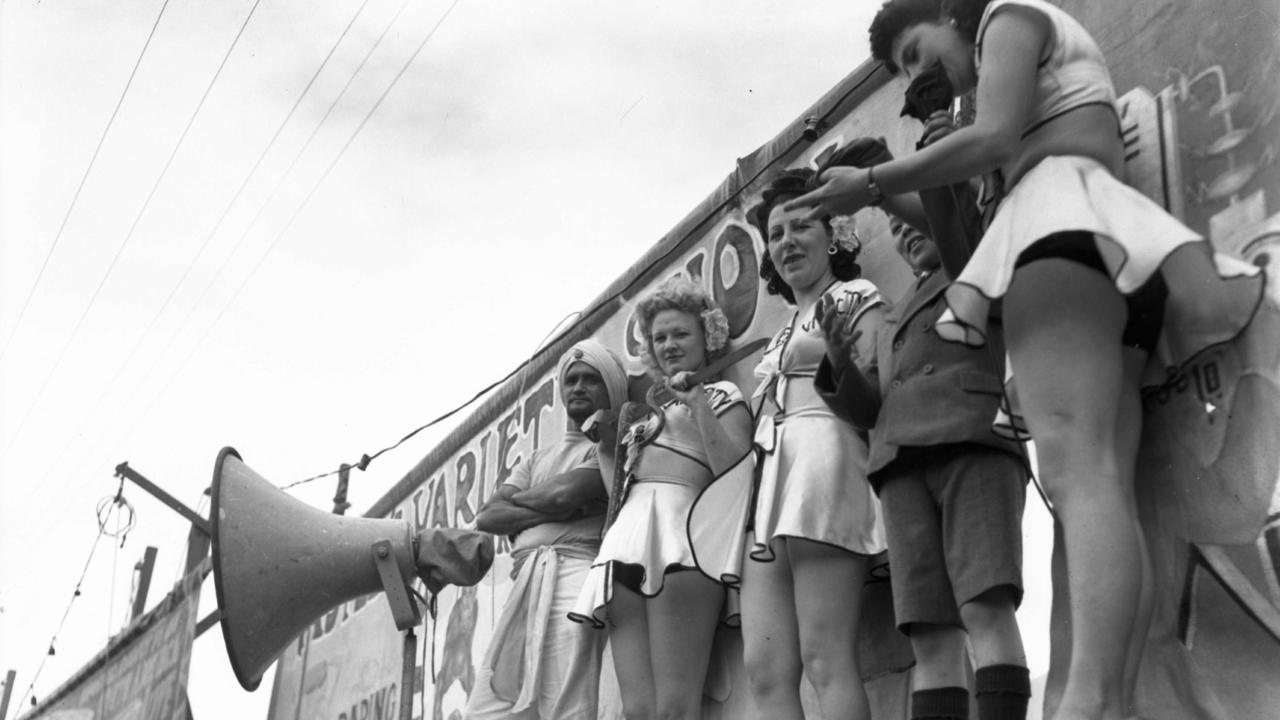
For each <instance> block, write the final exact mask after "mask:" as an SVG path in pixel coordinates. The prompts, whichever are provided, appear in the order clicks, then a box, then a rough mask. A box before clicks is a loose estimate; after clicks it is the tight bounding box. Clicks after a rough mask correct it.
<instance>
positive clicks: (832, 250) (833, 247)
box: [827, 240, 840, 255]
mask: <svg viewBox="0 0 1280 720" xmlns="http://www.w3.org/2000/svg"><path fill="white" fill-rule="evenodd" d="M838 252H840V246H839V245H836V241H835V240H832V241H831V244H830V245H828V246H827V254H828V255H835V254H836V253H838Z"/></svg>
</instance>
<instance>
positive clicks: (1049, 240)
mask: <svg viewBox="0 0 1280 720" xmlns="http://www.w3.org/2000/svg"><path fill="white" fill-rule="evenodd" d="M1046 258H1059V259H1062V260H1070V261H1072V262H1076V263H1080V264H1081V265H1084V266H1086V267H1090V268H1093V269H1094V270H1097V271H1098V272H1100V273H1102V274H1103V275H1106V276H1107V277H1108V278H1110V277H1111V273H1109V272H1108V271H1107V265H1106V263H1104V262H1103V261H1102V255H1101V254H1100V253H1099V252H1098V245H1097V240H1095V239H1094V236H1093V233H1087V232H1081V231H1075V232H1061V233H1054V234H1053V235H1049V236H1048V237H1044V238H1041V239H1039V240H1037V241H1035V242H1034V243H1033V244H1032V245H1031V247H1028V248H1027V249H1026V250H1023V251H1022V254H1021V255H1019V256H1018V259H1017V261H1016V262H1015V263H1014V264H1013V267H1014V268H1015V269H1016V268H1020V267H1022V266H1023V265H1026V264H1028V263H1031V262H1035V261H1036V260H1044V259H1046ZM1168 295H1169V289H1168V288H1167V287H1166V286H1165V284H1164V278H1163V277H1162V276H1161V274H1160V273H1159V272H1157V273H1155V274H1154V275H1152V276H1151V279H1150V280H1148V281H1147V282H1146V283H1144V284H1143V285H1142V287H1140V288H1138V289H1137V290H1135V291H1134V292H1133V294H1131V295H1126V296H1125V298H1124V302H1125V308H1126V309H1128V311H1129V319H1128V320H1127V321H1126V322H1125V326H1124V335H1123V337H1122V338H1121V342H1123V343H1124V345H1125V347H1134V348H1138V349H1140V350H1147V351H1150V350H1151V349H1152V348H1154V347H1155V346H1156V341H1157V340H1159V338H1160V330H1161V327H1162V326H1163V325H1164V303H1165V299H1166V298H1167V297H1168Z"/></svg>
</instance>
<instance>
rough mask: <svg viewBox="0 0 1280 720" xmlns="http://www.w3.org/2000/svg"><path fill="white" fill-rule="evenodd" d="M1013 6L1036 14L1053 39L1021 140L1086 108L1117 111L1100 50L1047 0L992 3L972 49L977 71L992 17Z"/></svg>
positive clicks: (996, 0)
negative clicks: (1067, 113)
mask: <svg viewBox="0 0 1280 720" xmlns="http://www.w3.org/2000/svg"><path fill="white" fill-rule="evenodd" d="M1010 6H1017V7H1026V8H1031V9H1033V10H1036V11H1037V12H1039V13H1041V14H1042V15H1044V16H1045V17H1046V18H1047V19H1048V20H1049V25H1050V31H1049V39H1048V42H1047V44H1046V46H1045V49H1044V52H1043V54H1042V55H1041V57H1040V64H1039V66H1038V68H1037V72H1036V91H1035V106H1034V107H1033V108H1032V110H1031V115H1030V116H1029V117H1028V118H1027V125H1026V127H1024V128H1023V130H1022V137H1026V136H1027V135H1030V134H1031V133H1033V132H1035V131H1036V130H1037V129H1038V128H1039V127H1040V126H1042V125H1044V124H1045V123H1047V122H1049V121H1050V120H1052V119H1054V118H1056V117H1058V116H1059V115H1062V114H1063V113H1066V112H1069V111H1071V110H1075V109H1076V108H1079V107H1082V106H1084V105H1108V106H1110V107H1111V108H1112V109H1113V110H1114V109H1115V106H1116V91H1115V87H1114V86H1113V85H1112V84H1111V74H1110V73H1109V72H1108V71H1107V62H1106V59H1105V58H1103V56H1102V50H1101V49H1100V48H1099V47H1098V44H1097V43H1096V42H1094V40H1093V38H1092V37H1091V36H1090V35H1089V33H1088V31H1087V30H1085V29H1084V27H1082V26H1081V25H1080V23H1079V22H1077V21H1076V19H1075V18H1073V17H1071V16H1070V15H1068V14H1067V13H1065V12H1063V11H1062V10H1060V9H1058V8H1057V7H1055V6H1053V5H1050V4H1049V3H1047V2H1044V0H994V2H992V3H991V4H990V5H988V6H987V9H986V11H985V12H983V13H982V20H981V22H980V23H979V24H978V40H977V44H976V46H975V49H974V54H975V57H974V66H975V67H976V68H978V69H979V70H981V66H982V40H983V37H984V35H985V34H986V31H987V25H988V23H989V22H990V21H991V17H992V16H993V15H995V13H997V12H999V11H1000V10H1001V9H1002V8H1006V7H1010Z"/></svg>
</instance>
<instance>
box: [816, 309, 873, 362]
mask: <svg viewBox="0 0 1280 720" xmlns="http://www.w3.org/2000/svg"><path fill="white" fill-rule="evenodd" d="M814 317H815V318H816V319H817V320H818V325H819V326H820V327H821V328H822V338H823V339H824V340H825V341H826V343H827V359H828V360H830V361H831V369H832V370H833V371H834V373H833V374H834V375H835V376H836V377H840V376H842V375H844V373H845V371H846V370H848V369H849V368H850V367H852V366H853V365H855V364H856V363H857V362H858V359H859V358H860V357H861V355H860V354H859V352H858V346H857V342H858V338H860V337H862V331H861V330H854V329H853V314H852V313H842V312H840V311H839V310H837V309H836V301H835V298H833V297H831V293H825V294H823V296H822V297H821V298H819V299H818V306H817V307H816V308H814Z"/></svg>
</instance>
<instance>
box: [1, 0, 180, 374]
mask: <svg viewBox="0 0 1280 720" xmlns="http://www.w3.org/2000/svg"><path fill="white" fill-rule="evenodd" d="M168 7H169V0H164V2H163V3H161V5H160V12H159V13H157V14H156V19H155V22H153V23H152V24H151V32H149V33H147V40H146V42H144V43H143V44H142V50H141V52H139V53H138V59H137V60H135V61H134V63H133V70H131V71H129V79H128V80H126V81H125V83H124V89H123V90H121V91H120V97H119V98H118V99H117V100H116V106H115V108H114V109H112V111H111V117H109V118H107V125H106V127H104V128H102V136H101V137H99V138H98V144H97V146H96V147H94V148H93V154H92V155H90V156H89V164H88V165H87V166H86V167H85V169H84V174H83V175H81V176H80V184H79V185H77V186H76V191H75V192H74V193H72V195H71V204H70V205H68V206H67V212H66V213H64V214H63V216H62V223H61V224H59V225H58V231H57V232H56V233H54V235H53V242H52V243H50V244H49V250H48V252H46V253H45V255H44V260H43V261H42V262H41V263H40V271H39V272H37V273H36V279H35V282H33V283H32V284H31V289H30V290H29V291H27V298H26V299H25V300H23V301H22V309H21V310H19V311H18V319H17V320H15V321H14V323H13V328H12V329H11V330H10V331H9V337H8V338H6V339H5V341H4V346H3V347H0V361H3V360H4V354H5V353H6V352H7V351H8V350H9V346H10V345H12V344H13V337H14V336H15V335H17V334H18V328H19V326H21V325H22V318H23V317H25V316H26V314H27V307H28V306H29V305H31V298H32V297H34V296H35V294H36V288H38V287H40V280H41V279H43V278H44V271H45V270H46V269H47V268H48V267H49V260H50V258H52V257H53V252H54V251H55V250H57V249H58V241H60V240H61V239H62V232H63V231H64V230H66V229H67V221H68V220H70V219H71V211H72V210H74V209H75V207H76V202H77V201H79V200H80V192H81V191H82V190H84V185H85V183H86V182H87V181H88V180H89V173H90V172H92V170H93V164H94V163H95V162H97V160H98V153H99V152H100V151H101V150H102V144H103V143H104V142H106V140H107V133H109V132H110V131H111V126H112V125H114V124H115V121H116V115H117V114H119V112H120V106H121V105H124V98H125V96H126V95H128V94H129V88H130V87H132V86H133V78H134V77H135V76H137V74H138V68H139V67H141V65H142V58H143V57H144V56H145V55H146V54H147V49H148V48H150V47H151V39H152V38H154V37H155V36H156V28H158V27H160V19H161V18H163V17H164V11H165V9H166V8H168Z"/></svg>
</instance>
